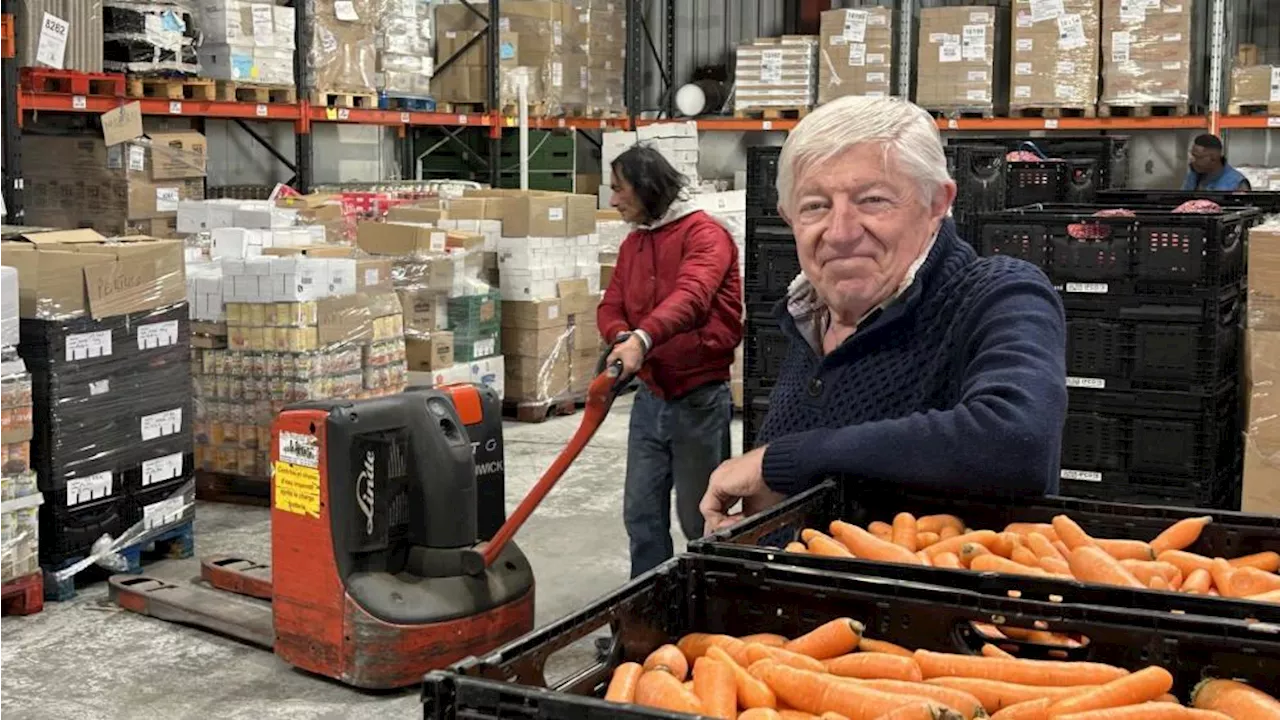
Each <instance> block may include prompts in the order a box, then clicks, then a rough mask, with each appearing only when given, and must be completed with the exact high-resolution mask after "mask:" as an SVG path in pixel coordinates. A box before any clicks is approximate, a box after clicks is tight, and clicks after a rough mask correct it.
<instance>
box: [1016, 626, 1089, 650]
mask: <svg viewBox="0 0 1280 720" xmlns="http://www.w3.org/2000/svg"><path fill="white" fill-rule="evenodd" d="M1004 632H1005V634H1006V635H1008V636H1009V637H1011V638H1013V639H1014V640H1022V641H1024V642H1033V643H1037V644H1040V645H1059V646H1066V647H1077V646H1078V645H1079V644H1078V643H1076V641H1074V640H1072V639H1071V638H1069V637H1067V636H1066V635H1063V634H1061V633H1054V632H1049V631H1048V630H1030V629H1027V628H1020V627H1006V628H1004Z"/></svg>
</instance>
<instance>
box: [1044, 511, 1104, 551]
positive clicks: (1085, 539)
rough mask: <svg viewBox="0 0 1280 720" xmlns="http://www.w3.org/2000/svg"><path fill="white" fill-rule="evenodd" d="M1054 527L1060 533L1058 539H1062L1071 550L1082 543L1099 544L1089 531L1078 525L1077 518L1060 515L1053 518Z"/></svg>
mask: <svg viewBox="0 0 1280 720" xmlns="http://www.w3.org/2000/svg"><path fill="white" fill-rule="evenodd" d="M1053 529H1054V532H1056V533H1058V539H1060V540H1062V542H1063V543H1064V544H1066V546H1067V547H1068V548H1069V549H1071V550H1075V549H1076V548H1078V547H1080V546H1081V545H1092V546H1095V547H1096V546H1097V542H1095V541H1094V539H1093V538H1092V537H1090V536H1089V533H1087V532H1085V531H1084V528H1082V527H1080V526H1079V525H1077V524H1076V521H1075V520H1072V519H1071V518H1069V517H1067V516H1066V515H1058V516H1056V517H1054V518H1053Z"/></svg>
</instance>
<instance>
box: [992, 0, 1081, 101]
mask: <svg viewBox="0 0 1280 720" xmlns="http://www.w3.org/2000/svg"><path fill="white" fill-rule="evenodd" d="M1098 3H1099V0H1017V1H1016V2H1015V4H1014V7H1013V12H1014V23H1013V43H1012V44H1013V59H1012V78H1011V80H1010V90H1009V107H1010V108H1013V109H1020V108H1078V109H1088V110H1090V111H1092V110H1093V108H1094V106H1095V105H1096V104H1097V102H1098V80H1097V78H1098V27H1099V25H1098V17H1099V14H1098V13H1099V6H1098Z"/></svg>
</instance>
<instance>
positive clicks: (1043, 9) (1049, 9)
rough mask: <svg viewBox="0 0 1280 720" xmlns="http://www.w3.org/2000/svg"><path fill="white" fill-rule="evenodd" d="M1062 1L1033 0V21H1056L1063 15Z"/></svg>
mask: <svg viewBox="0 0 1280 720" xmlns="http://www.w3.org/2000/svg"><path fill="white" fill-rule="evenodd" d="M1064 12H1066V11H1065V10H1063V8H1062V0H1031V21H1032V22H1044V21H1045V20H1054V19H1056V18H1057V17H1058V16H1059V15H1061V14H1062V13H1064Z"/></svg>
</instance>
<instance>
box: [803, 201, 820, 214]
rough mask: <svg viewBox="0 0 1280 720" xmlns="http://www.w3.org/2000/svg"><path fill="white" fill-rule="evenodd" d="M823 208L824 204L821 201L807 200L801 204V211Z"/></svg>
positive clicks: (813, 210)
mask: <svg viewBox="0 0 1280 720" xmlns="http://www.w3.org/2000/svg"><path fill="white" fill-rule="evenodd" d="M822 208H823V204H822V203H821V202H817V201H814V202H807V203H803V204H801V205H800V212H815V211H818V210H821V209H822Z"/></svg>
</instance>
